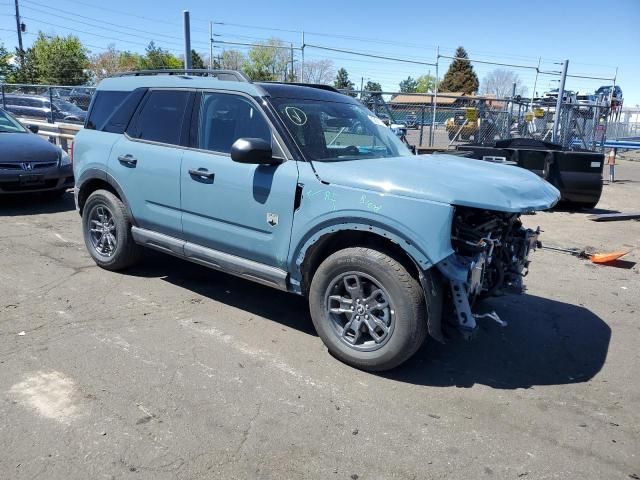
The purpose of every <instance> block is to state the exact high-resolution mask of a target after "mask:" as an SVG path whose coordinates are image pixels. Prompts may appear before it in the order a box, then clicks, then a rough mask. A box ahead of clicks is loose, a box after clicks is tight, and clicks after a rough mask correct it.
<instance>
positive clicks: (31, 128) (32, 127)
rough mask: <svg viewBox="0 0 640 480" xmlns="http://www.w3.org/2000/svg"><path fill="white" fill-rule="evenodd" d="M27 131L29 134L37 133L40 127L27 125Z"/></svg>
mask: <svg viewBox="0 0 640 480" xmlns="http://www.w3.org/2000/svg"><path fill="white" fill-rule="evenodd" d="M27 130H29V131H30V132H31V133H38V131H39V130H40V127H38V125H27Z"/></svg>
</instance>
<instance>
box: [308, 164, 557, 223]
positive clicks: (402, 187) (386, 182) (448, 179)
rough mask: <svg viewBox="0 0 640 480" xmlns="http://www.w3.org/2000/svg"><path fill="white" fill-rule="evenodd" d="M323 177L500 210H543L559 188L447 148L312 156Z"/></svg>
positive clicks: (509, 167) (515, 169)
mask: <svg viewBox="0 0 640 480" xmlns="http://www.w3.org/2000/svg"><path fill="white" fill-rule="evenodd" d="M313 165H314V167H315V169H316V171H317V173H318V176H319V177H320V179H321V180H324V181H326V182H329V183H334V184H338V185H343V186H347V187H354V188H362V189H365V190H372V191H376V192H380V193H383V194H385V193H387V194H390V195H400V196H405V197H413V198H419V199H423V200H431V201H435V202H440V203H448V204H450V205H459V206H465V207H473V208H482V209H486V210H496V211H501V212H528V211H533V210H545V209H547V208H550V207H552V206H553V205H555V204H556V203H557V201H558V200H559V199H560V192H559V191H558V190H557V189H556V188H555V187H554V186H552V185H551V184H550V183H548V182H547V181H545V180H543V179H542V178H540V177H538V176H537V175H536V174H535V173H532V172H530V171H528V170H525V169H524V168H520V167H516V166H512V165H501V164H497V163H491V162H486V161H482V160H474V159H470V158H464V157H458V156H455V155H447V154H434V155H418V156H408V157H393V158H370V159H362V160H349V161H342V162H317V161H316V162H314V163H313Z"/></svg>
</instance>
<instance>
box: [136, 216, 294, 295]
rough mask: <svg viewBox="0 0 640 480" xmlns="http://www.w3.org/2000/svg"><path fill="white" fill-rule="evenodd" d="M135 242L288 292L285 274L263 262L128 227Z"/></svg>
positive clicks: (142, 229)
mask: <svg viewBox="0 0 640 480" xmlns="http://www.w3.org/2000/svg"><path fill="white" fill-rule="evenodd" d="M131 234H132V235H133V239H134V240H135V242H136V243H138V244H140V245H143V246H145V247H150V248H153V249H155V250H159V251H161V252H164V253H168V254H171V255H175V256H176V257H180V258H183V259H185V260H189V261H191V262H194V263H198V264H200V265H204V266H205V267H209V268H212V269H214V270H220V271H223V272H225V273H230V274H232V275H236V276H238V277H242V278H246V279H247V280H252V281H254V282H258V283H262V284H263V285H267V286H269V287H273V288H277V289H279V290H284V291H287V290H288V288H287V277H288V275H287V272H285V271H284V270H280V269H279V268H276V267H272V266H270V265H265V264H263V263H258V262H254V261H252V260H247V259H246V258H242V257H237V256H235V255H230V254H228V253H225V252H220V251H218V250H214V249H212V248H207V247H203V246H201V245H196V244H194V243H190V242H187V241H185V240H181V239H179V238H175V237H171V236H169V235H164V234H162V233H158V232H153V231H151V230H146V229H144V228H139V227H131Z"/></svg>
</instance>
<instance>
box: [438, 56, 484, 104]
mask: <svg viewBox="0 0 640 480" xmlns="http://www.w3.org/2000/svg"><path fill="white" fill-rule="evenodd" d="M455 56H456V59H455V60H454V61H453V62H451V65H449V70H447V73H445V75H444V78H443V79H442V82H440V84H439V85H438V91H440V92H464V93H466V94H471V93H474V92H477V91H478V86H479V84H480V82H479V81H478V76H477V75H476V73H475V72H474V71H473V66H472V65H471V62H470V61H469V60H467V59H468V58H469V56H468V55H467V52H466V50H465V49H464V48H462V47H458V48H457V49H456V54H455Z"/></svg>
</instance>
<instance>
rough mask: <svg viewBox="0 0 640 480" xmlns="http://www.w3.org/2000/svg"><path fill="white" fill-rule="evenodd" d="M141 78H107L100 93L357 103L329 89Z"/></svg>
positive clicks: (156, 76) (198, 77) (200, 78)
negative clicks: (146, 91) (167, 91)
mask: <svg viewBox="0 0 640 480" xmlns="http://www.w3.org/2000/svg"><path fill="white" fill-rule="evenodd" d="M133 73H140V74H137V75H133V74H127V75H124V76H117V77H110V78H105V79H104V80H102V82H100V84H99V85H98V88H97V90H116V91H131V90H135V89H136V88H201V89H206V88H212V89H216V90H229V91H234V92H242V93H246V94H248V95H251V96H254V97H262V96H265V95H270V96H273V97H282V98H299V99H307V100H322V101H327V102H342V103H357V101H356V100H354V99H353V98H351V97H349V96H347V95H343V94H342V93H340V92H338V91H336V90H335V89H334V88H333V87H328V86H326V85H312V84H308V85H305V84H294V83H277V82H273V83H270V82H260V83H253V82H251V81H234V80H218V79H217V78H216V77H213V76H203V75H190V74H184V75H181V74H171V75H161V74H152V73H148V74H147V73H146V72H133Z"/></svg>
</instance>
